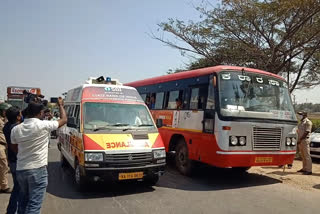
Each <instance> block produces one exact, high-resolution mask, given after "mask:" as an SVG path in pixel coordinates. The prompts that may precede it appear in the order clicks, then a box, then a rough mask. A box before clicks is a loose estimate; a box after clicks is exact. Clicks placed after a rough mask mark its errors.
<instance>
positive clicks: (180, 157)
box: [175, 139, 193, 175]
mask: <svg viewBox="0 0 320 214" xmlns="http://www.w3.org/2000/svg"><path fill="white" fill-rule="evenodd" d="M175 160H176V166H177V168H178V170H179V172H180V173H181V174H183V175H191V172H192V168H193V161H192V160H190V159H189V152H188V147H187V144H186V143H185V141H184V140H183V139H180V140H179V142H178V144H177V146H176V157H175Z"/></svg>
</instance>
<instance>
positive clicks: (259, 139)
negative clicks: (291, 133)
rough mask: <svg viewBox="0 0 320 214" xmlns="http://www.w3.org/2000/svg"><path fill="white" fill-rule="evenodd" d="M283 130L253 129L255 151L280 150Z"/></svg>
mask: <svg viewBox="0 0 320 214" xmlns="http://www.w3.org/2000/svg"><path fill="white" fill-rule="evenodd" d="M281 137H282V129H281V128H261V127H253V150H268V151H275V150H280V145H281Z"/></svg>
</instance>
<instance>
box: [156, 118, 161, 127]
mask: <svg viewBox="0 0 320 214" xmlns="http://www.w3.org/2000/svg"><path fill="white" fill-rule="evenodd" d="M156 125H157V128H161V127H162V126H163V120H162V119H157V120H156Z"/></svg>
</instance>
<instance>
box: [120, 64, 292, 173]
mask: <svg viewBox="0 0 320 214" xmlns="http://www.w3.org/2000/svg"><path fill="white" fill-rule="evenodd" d="M126 85H128V86H132V87H135V88H137V90H138V92H139V93H140V95H141V96H142V97H143V99H145V100H146V102H149V100H151V101H154V103H150V104H149V103H148V105H149V106H150V107H151V113H152V115H153V117H154V119H155V120H156V121H157V122H158V125H159V126H161V128H159V132H160V135H161V137H162V139H163V141H164V144H165V148H166V152H172V153H175V159H176V165H177V168H178V170H179V171H180V172H181V173H182V174H190V173H191V171H192V168H193V165H194V163H195V161H197V162H202V163H206V164H209V165H212V166H217V167H232V168H236V169H239V170H247V169H248V168H250V167H251V166H266V165H275V166H278V165H285V164H289V163H292V161H293V159H294V156H295V153H296V133H295V131H294V130H295V127H296V125H297V119H296V116H295V113H294V109H293V105H292V101H291V98H290V94H289V91H288V86H287V83H286V81H285V80H284V79H283V78H282V77H280V76H278V75H275V74H272V73H269V72H266V71H262V70H257V69H252V68H245V67H235V66H215V67H208V68H203V69H198V70H191V71H185V72H181V73H175V74H169V75H165V76H160V77H154V78H150V79H145V80H141V81H136V82H131V83H128V84H126Z"/></svg>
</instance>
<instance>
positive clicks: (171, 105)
mask: <svg viewBox="0 0 320 214" xmlns="http://www.w3.org/2000/svg"><path fill="white" fill-rule="evenodd" d="M176 99H179V91H170V93H169V99H168V109H177V105H176Z"/></svg>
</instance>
